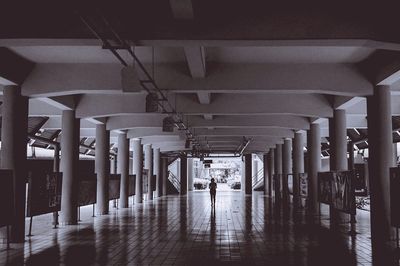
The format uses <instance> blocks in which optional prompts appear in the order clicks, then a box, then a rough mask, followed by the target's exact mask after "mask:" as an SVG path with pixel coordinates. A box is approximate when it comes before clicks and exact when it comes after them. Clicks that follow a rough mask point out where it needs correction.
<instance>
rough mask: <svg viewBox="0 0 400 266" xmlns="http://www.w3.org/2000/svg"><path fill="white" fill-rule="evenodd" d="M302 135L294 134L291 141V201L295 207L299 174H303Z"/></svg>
mask: <svg viewBox="0 0 400 266" xmlns="http://www.w3.org/2000/svg"><path fill="white" fill-rule="evenodd" d="M303 148H304V134H303V133H302V132H296V133H295V134H294V141H293V199H294V201H293V202H294V203H295V206H298V205H296V204H297V203H299V200H300V187H299V185H300V183H299V174H302V173H304V151H303Z"/></svg>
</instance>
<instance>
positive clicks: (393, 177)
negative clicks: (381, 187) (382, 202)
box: [390, 167, 400, 227]
mask: <svg viewBox="0 0 400 266" xmlns="http://www.w3.org/2000/svg"><path fill="white" fill-rule="evenodd" d="M399 191H400V168H398V167H395V168H390V221H391V224H392V226H394V227H400V208H399V206H400V205H399V203H400V193H399Z"/></svg>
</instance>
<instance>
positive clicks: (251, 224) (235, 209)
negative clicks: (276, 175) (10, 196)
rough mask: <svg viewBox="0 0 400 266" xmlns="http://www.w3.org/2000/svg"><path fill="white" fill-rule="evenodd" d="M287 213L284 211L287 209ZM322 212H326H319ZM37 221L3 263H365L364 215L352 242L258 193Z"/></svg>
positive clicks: (200, 195)
mask: <svg viewBox="0 0 400 266" xmlns="http://www.w3.org/2000/svg"><path fill="white" fill-rule="evenodd" d="M285 209H286V208H285ZM322 211H323V213H325V214H326V213H327V210H326V209H323V210H322ZM45 220H46V219H45V218H40V217H38V219H36V220H35V223H34V230H33V234H34V236H33V237H31V238H29V239H28V240H27V242H26V243H25V244H24V245H19V246H18V245H13V246H12V249H11V250H10V251H6V250H5V246H4V245H0V264H9V265H23V264H24V263H25V264H26V265H74V266H77V265H92V264H96V265H126V264H129V265H339V266H344V265H370V264H371V252H370V250H371V247H370V238H369V221H368V220H369V216H368V214H367V213H366V212H363V211H361V212H359V214H358V223H357V231H358V232H359V234H358V235H357V236H356V237H353V238H351V237H349V236H348V235H347V227H343V228H341V229H338V230H339V231H340V230H341V233H340V232H338V231H333V230H332V229H329V221H328V220H327V216H326V215H322V217H321V219H319V218H317V219H314V221H312V222H311V221H309V220H308V219H306V216H305V215H304V211H300V212H296V213H293V211H292V210H291V209H289V210H285V211H283V210H282V208H277V207H276V206H274V204H273V202H272V201H271V199H270V198H268V197H265V196H263V195H262V193H260V192H255V193H254V195H253V196H252V197H246V196H244V195H243V194H242V193H240V192H220V193H219V194H218V195H217V204H216V209H215V211H212V209H211V207H210V202H209V193H207V192H191V193H190V194H189V196H188V197H180V196H168V197H163V198H160V199H157V200H154V201H153V202H145V203H143V204H140V205H134V206H133V207H132V208H129V209H119V210H116V209H111V214H110V215H105V216H99V217H95V218H91V207H90V206H89V207H87V208H86V209H85V210H83V211H82V222H81V223H80V224H79V225H78V226H67V227H61V228H59V229H51V225H50V224H49V223H48V222H46V221H45Z"/></svg>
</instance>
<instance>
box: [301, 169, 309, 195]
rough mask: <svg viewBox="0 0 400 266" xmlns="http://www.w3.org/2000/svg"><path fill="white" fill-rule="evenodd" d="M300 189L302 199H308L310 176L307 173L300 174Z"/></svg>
mask: <svg viewBox="0 0 400 266" xmlns="http://www.w3.org/2000/svg"><path fill="white" fill-rule="evenodd" d="M299 183H300V184H299V188H300V197H302V198H307V195H308V176H307V173H301V174H299Z"/></svg>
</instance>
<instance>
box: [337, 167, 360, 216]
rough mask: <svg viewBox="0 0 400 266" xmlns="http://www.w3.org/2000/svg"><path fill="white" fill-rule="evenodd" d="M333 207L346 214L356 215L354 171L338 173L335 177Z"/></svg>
mask: <svg viewBox="0 0 400 266" xmlns="http://www.w3.org/2000/svg"><path fill="white" fill-rule="evenodd" d="M332 207H334V208H335V209H337V210H340V211H342V212H345V213H349V214H355V213H356V204H355V194H354V185H353V171H338V172H336V173H335V174H334V175H333V179H332Z"/></svg>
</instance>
